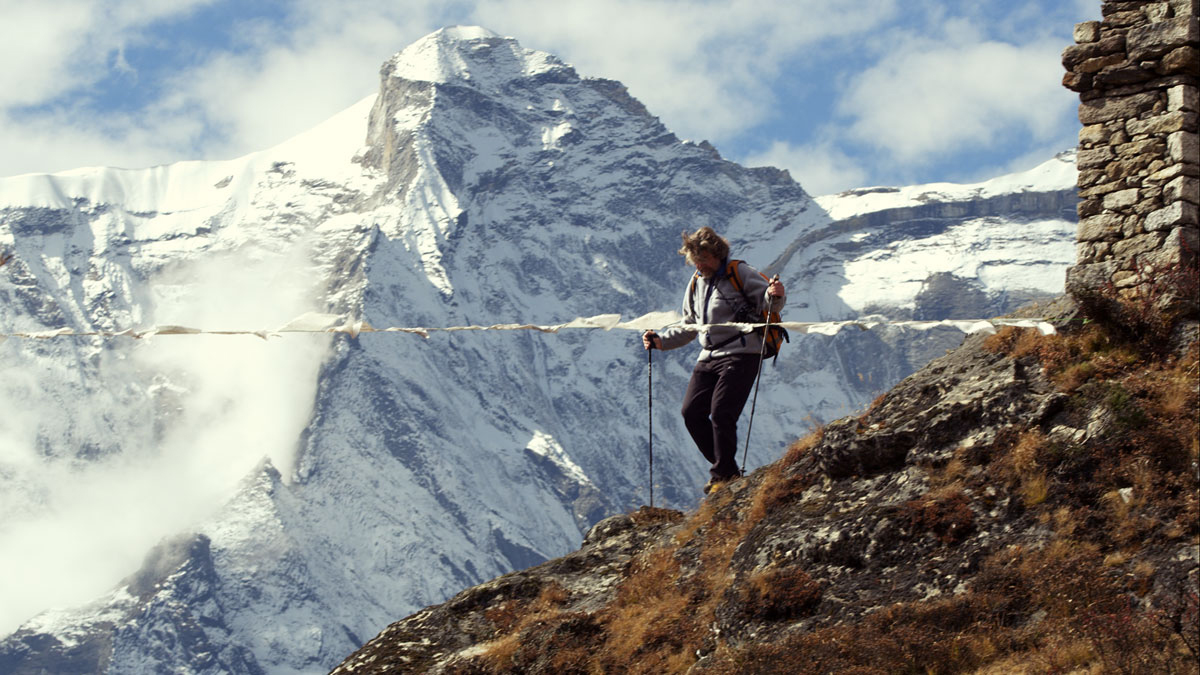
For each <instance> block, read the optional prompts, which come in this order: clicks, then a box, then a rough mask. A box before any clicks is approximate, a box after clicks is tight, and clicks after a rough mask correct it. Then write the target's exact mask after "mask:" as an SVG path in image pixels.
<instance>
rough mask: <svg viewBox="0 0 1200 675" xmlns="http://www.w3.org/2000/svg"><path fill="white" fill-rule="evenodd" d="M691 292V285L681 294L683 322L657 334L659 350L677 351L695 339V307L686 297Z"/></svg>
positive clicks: (697, 332)
mask: <svg viewBox="0 0 1200 675" xmlns="http://www.w3.org/2000/svg"><path fill="white" fill-rule="evenodd" d="M691 292H692V286H691V284H689V285H688V288H687V290H686V291H684V293H683V320H682V321H680V322H679V323H677V324H675V325H674V326H667V327H666V328H664V329H662V332H661V333H658V334H657V335H658V338H659V339H658V345H657V346H658V348H659V349H678V348H679V347H682V346H684V345H686V344H687V343H689V342H691V341H692V340H695V339H696V335H698V334H699V332H700V331H699V330H698V329H697V328H696V324H698V323H699V321H697V320H696V311H695V305H694V303H692V302H691V301H690V298H689V297H688V295H689V294H690V293H691Z"/></svg>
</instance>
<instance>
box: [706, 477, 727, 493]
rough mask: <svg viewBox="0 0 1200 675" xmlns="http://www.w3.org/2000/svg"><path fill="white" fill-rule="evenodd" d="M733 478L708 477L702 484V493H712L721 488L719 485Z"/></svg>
mask: <svg viewBox="0 0 1200 675" xmlns="http://www.w3.org/2000/svg"><path fill="white" fill-rule="evenodd" d="M731 480H733V478H732V477H731V478H709V479H708V482H707V483H705V484H704V494H706V495H707V494H712V493H714V492H716V491H717V490H719V489H721V486H722V485H724V484H726V483H728V482H729V481H731Z"/></svg>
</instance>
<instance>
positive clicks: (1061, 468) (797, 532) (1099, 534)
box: [333, 302, 1200, 675]
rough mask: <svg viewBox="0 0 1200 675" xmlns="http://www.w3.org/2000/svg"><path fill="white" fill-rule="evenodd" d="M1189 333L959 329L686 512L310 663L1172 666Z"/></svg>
mask: <svg viewBox="0 0 1200 675" xmlns="http://www.w3.org/2000/svg"><path fill="white" fill-rule="evenodd" d="M1067 304H1069V302H1068V303H1067ZM1072 313H1073V310H1070V311H1069V314H1072ZM1060 318H1065V317H1060ZM1191 325H1192V328H1191V329H1190V330H1191V333H1190V334H1191V335H1192V337H1191V339H1190V341H1189V343H1188V346H1187V347H1186V349H1185V350H1183V352H1182V353H1180V354H1176V355H1173V356H1168V357H1166V358H1162V357H1161V355H1160V356H1157V357H1155V356H1148V355H1146V354H1145V353H1143V354H1141V355H1138V356H1133V355H1132V354H1131V351H1133V350H1136V347H1133V345H1130V344H1128V343H1124V344H1121V340H1120V339H1119V338H1114V337H1113V336H1112V335H1110V334H1109V333H1108V332H1107V330H1108V329H1100V330H1097V329H1096V327H1095V325H1093V326H1092V327H1091V328H1090V329H1084V330H1082V331H1081V330H1079V329H1072V328H1071V326H1070V323H1069V322H1063V323H1060V327H1061V328H1063V329H1064V330H1067V331H1068V333H1069V335H1068V336H1050V337H1036V336H1035V335H1034V334H1032V333H1029V332H1026V333H1022V332H1020V331H1016V330H1011V329H1010V330H1007V331H1006V332H1002V333H1001V334H999V335H996V336H991V337H973V338H970V339H969V340H968V341H967V342H966V343H965V344H964V345H963V346H962V347H961V348H959V349H957V350H954V351H953V352H951V353H950V354H948V355H946V356H944V357H942V358H939V359H936V360H934V361H933V362H931V363H930V364H929V365H928V366H926V367H925V368H923V369H922V370H920V371H919V372H917V373H915V374H913V375H912V376H910V377H908V378H906V379H905V380H904V381H903V382H901V383H900V384H899V385H898V386H897V387H895V388H894V389H892V390H891V391H890V392H888V393H887V394H886V395H885V396H883V397H881V398H880V400H879V401H877V402H876V404H875V405H873V406H872V408H871V410H869V411H868V412H867V413H866V414H864V415H862V416H861V417H857V418H855V417H848V418H844V419H841V420H838V421H836V422H833V423H831V424H829V425H827V426H825V427H824V428H823V429H821V430H820V431H819V432H818V433H816V434H814V435H812V436H810V437H808V438H806V439H802V440H800V441H798V442H797V443H796V444H794V445H793V446H792V447H791V448H790V450H789V452H788V454H787V456H785V457H784V458H782V459H781V460H779V462H777V463H776V464H774V465H771V466H768V467H765V468H763V469H761V470H759V471H757V472H755V473H754V474H752V475H750V476H748V477H747V478H745V479H743V480H741V481H737V482H735V483H733V484H731V485H730V486H729V487H727V488H723V489H721V490H720V491H718V492H716V493H715V494H714V495H712V496H710V497H709V498H708V499H707V500H706V501H705V502H704V503H703V504H702V505H701V506H700V508H699V509H698V511H696V512H694V513H691V514H688V515H685V514H683V513H680V512H677V511H668V510H662V509H658V510H655V509H650V508H648V507H643V508H642V509H640V510H639V511H636V512H632V513H629V514H625V515H620V516H614V517H612V518H610V519H607V520H605V521H602V522H601V523H599V524H598V525H596V526H595V527H594V528H593V529H592V530H591V531H590V532H589V533H588V536H587V537H586V539H585V540H584V543H583V546H582V548H581V549H580V550H579V551H577V552H575V553H572V554H569V555H567V556H564V557H563V558H559V559H556V560H553V561H550V562H547V563H545V564H543V565H540V566H537V567H534V568H530V569H527V570H523V571H519V572H514V573H511V574H508V575H505V576H503V577H500V578H498V579H495V580H493V581H491V582H488V583H486V584H483V585H480V586H477V587H474V588H471V589H467V590H465V591H463V592H462V593H460V594H458V595H457V596H455V597H454V598H452V599H451V600H449V601H448V602H446V603H444V604H441V605H437V606H433V607H429V608H426V609H425V610H422V611H421V612H419V613H417V614H414V615H413V616H410V617H408V618H406V619H403V620H401V621H398V622H396V623H394V624H392V625H391V626H389V627H388V628H386V629H385V630H384V631H382V632H381V633H380V634H379V635H378V636H377V637H375V638H374V639H372V640H371V641H369V642H367V643H366V644H365V645H364V646H363V648H362V649H360V650H359V651H358V652H356V653H355V654H353V655H351V656H350V657H348V658H347V659H346V660H345V661H344V662H343V663H342V664H341V665H340V666H339V667H338V668H336V669H335V670H334V671H333V672H334V673H335V674H338V675H342V674H349V673H356V674H363V673H391V672H422V673H514V672H521V673H550V672H555V673H562V672H579V673H583V672H609V671H612V670H620V671H622V672H633V673H661V672H688V673H744V672H754V673H827V672H850V671H853V672H864V673H867V672H869V673H876V672H879V673H884V672H898V671H903V670H912V669H922V670H937V671H939V672H966V671H971V672H1030V671H1039V672H1040V671H1044V670H1071V671H1076V670H1081V669H1082V670H1087V671H1088V672H1093V671H1094V670H1095V669H1097V668H1100V669H1104V671H1105V672H1107V671H1108V670H1119V671H1122V672H1180V673H1182V672H1188V670H1189V669H1191V668H1194V667H1195V664H1196V662H1197V659H1200V628H1198V625H1200V624H1198V622H1197V620H1198V616H1200V615H1198V614H1197V612H1198V609H1200V605H1198V603H1197V590H1198V588H1200V547H1198V546H1197V537H1198V535H1200V521H1198V520H1197V516H1198V515H1200V506H1198V503H1197V502H1198V498H1197V494H1198V492H1197V487H1198V486H1200V462H1198V460H1200V457H1198V456H1197V454H1196V450H1195V446H1194V443H1191V441H1192V440H1194V438H1193V437H1194V434H1195V432H1196V422H1195V413H1196V411H1197V396H1196V391H1195V388H1194V386H1192V385H1193V384H1194V383H1190V382H1189V380H1188V378H1189V373H1191V375H1190V376H1191V377H1193V379H1194V373H1193V372H1192V371H1194V370H1195V368H1196V363H1197V354H1198V352H1197V346H1198V345H1197V342H1196V339H1195V332H1194V322H1193V323H1192V324H1191ZM1083 343H1090V344H1091V347H1089V348H1084V349H1079V350H1078V351H1076V352H1075V354H1073V355H1072V357H1071V358H1070V359H1069V360H1072V361H1075V363H1074V364H1072V365H1076V366H1077V365H1079V364H1080V363H1087V364H1091V365H1092V367H1093V368H1097V367H1099V369H1100V373H1099V374H1096V373H1097V370H1092V371H1091V372H1092V373H1094V374H1095V375H1094V377H1091V376H1086V375H1085V376H1084V379H1085V381H1083V382H1081V381H1080V380H1078V379H1073V378H1077V377H1079V375H1078V371H1072V370H1071V369H1070V368H1067V369H1065V370H1064V366H1065V365H1066V364H1065V363H1062V362H1057V363H1056V360H1058V359H1061V358H1063V354H1062V353H1061V352H1059V349H1060V348H1061V347H1062V346H1064V344H1073V345H1074V346H1075V347H1079V346H1080V345H1081V344H1083ZM1099 343H1104V344H1103V345H1102V346H1101V344H1099ZM1112 351H1124V352H1125V353H1124V354H1122V355H1120V356H1119V357H1118V358H1123V359H1127V360H1129V361H1132V360H1136V361H1137V363H1136V366H1134V367H1130V364H1129V363H1128V361H1127V362H1126V363H1125V364H1122V365H1121V366H1115V367H1114V364H1113V363H1112V362H1111V359H1112V358H1113V354H1112V353H1111V352H1112ZM1104 371H1107V372H1104ZM1072 372H1074V373H1075V374H1074V375H1071V376H1067V377H1064V376H1066V375H1067V374H1068V373H1072ZM1160 377H1162V378H1166V380H1168V381H1166V382H1163V381H1160V382H1159V385H1160V386H1163V387H1164V388H1165V390H1161V389H1160V390H1155V389H1154V388H1149V389H1146V388H1142V389H1140V390H1138V389H1136V387H1137V384H1136V382H1137V381H1138V380H1139V379H1140V378H1146V379H1147V380H1154V379H1157V378H1160ZM1145 384H1146V381H1142V382H1141V385H1142V387H1145ZM1117 391H1120V392H1123V393H1126V394H1127V395H1129V398H1125V399H1120V398H1119V397H1115V396H1114V395H1113V392H1117ZM1176 396H1182V397H1183V400H1182V401H1180V400H1176V401H1175V402H1174V403H1171V404H1169V405H1168V406H1166V407H1165V408H1164V407H1163V406H1162V403H1163V399H1164V398H1171V397H1176ZM1176 406H1178V407H1176ZM1132 410H1136V413H1133V412H1131V411H1132ZM1131 415H1132V417H1136V418H1137V419H1136V420H1135V419H1131ZM1175 425H1182V426H1183V427H1184V428H1182V429H1181V428H1172V427H1174V426H1175ZM1131 437H1132V438H1131ZM1189 443H1191V447H1190V448H1189Z"/></svg>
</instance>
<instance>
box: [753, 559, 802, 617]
mask: <svg viewBox="0 0 1200 675" xmlns="http://www.w3.org/2000/svg"><path fill="white" fill-rule="evenodd" d="M820 602H821V586H820V584H818V583H817V582H815V581H813V579H812V577H810V576H808V574H807V573H806V572H804V570H801V569H799V568H782V569H779V568H776V569H768V570H765V571H762V572H758V573H757V574H755V575H754V576H752V577H751V578H750V579H748V580H747V582H746V583H745V584H744V585H743V586H742V590H741V605H742V613H743V614H745V615H746V616H749V617H750V618H754V619H763V620H767V621H780V620H784V619H795V618H798V617H802V616H807V615H808V614H810V613H811V612H812V611H813V610H814V609H816V607H817V605H818V604H820Z"/></svg>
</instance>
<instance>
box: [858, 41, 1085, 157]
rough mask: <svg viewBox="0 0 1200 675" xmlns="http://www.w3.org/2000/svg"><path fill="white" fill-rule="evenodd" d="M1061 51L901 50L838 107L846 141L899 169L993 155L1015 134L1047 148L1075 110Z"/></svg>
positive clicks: (920, 46) (935, 45) (938, 46)
mask: <svg viewBox="0 0 1200 675" xmlns="http://www.w3.org/2000/svg"><path fill="white" fill-rule="evenodd" d="M962 29H963V30H964V31H966V30H968V29H967V28H966V27H963V28H962ZM1059 51H1061V45H1058V44H1055V43H1051V42H1039V43H1035V44H1030V45H1013V44H1007V43H1003V42H995V41H983V42H971V41H967V42H964V43H961V44H945V43H942V42H933V41H919V42H917V43H914V44H911V45H906V46H902V47H901V48H900V49H898V50H897V51H896V52H894V53H892V54H889V55H887V56H885V57H884V58H883V59H881V61H880V62H879V63H878V64H877V65H875V66H874V67H872V68H870V69H868V70H866V71H864V72H863V73H861V74H859V75H858V76H857V77H856V78H855V79H854V82H853V84H852V85H851V87H850V88H849V90H848V91H847V93H846V96H845V97H844V98H843V99H842V100H841V102H840V104H839V112H840V113H841V114H842V115H844V116H846V117H847V118H849V120H850V121H849V124H848V127H847V129H846V136H847V138H849V139H851V140H853V141H855V142H858V143H862V144H865V145H867V146H870V147H871V148H874V149H876V150H878V151H881V152H883V153H886V154H887V155H888V156H889V157H890V158H891V159H892V160H893V161H895V162H897V163H924V162H928V161H931V160H934V159H937V158H942V157H945V156H947V155H951V154H953V153H955V152H959V151H961V149H962V148H964V147H966V148H971V149H979V148H990V147H994V146H995V145H996V144H997V143H999V142H1001V141H1002V140H1004V139H1005V138H1006V137H1007V136H1008V135H1009V134H1012V133H1014V132H1017V133H1028V134H1029V135H1030V136H1032V138H1033V139H1034V140H1035V141H1043V142H1044V141H1046V140H1047V139H1049V138H1050V137H1051V136H1053V135H1054V134H1055V133H1057V132H1058V131H1060V129H1061V123H1062V120H1063V119H1064V116H1065V115H1066V114H1067V113H1068V112H1069V111H1070V110H1071V109H1072V107H1073V100H1074V99H1073V96H1072V95H1071V94H1070V92H1067V91H1066V90H1064V89H1063V88H1062V85H1061V83H1060V82H1061V79H1062V73H1061V66H1060V65H1059V63H1058V58H1057V57H1058V53H1059Z"/></svg>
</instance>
